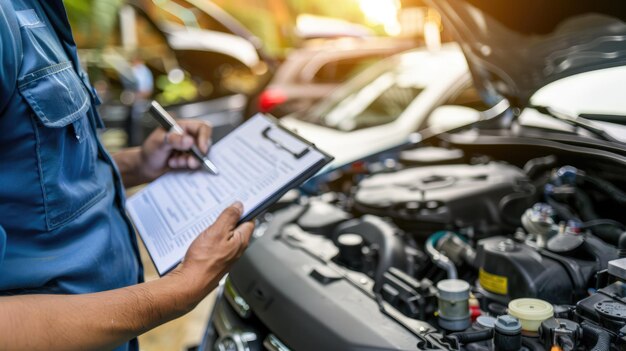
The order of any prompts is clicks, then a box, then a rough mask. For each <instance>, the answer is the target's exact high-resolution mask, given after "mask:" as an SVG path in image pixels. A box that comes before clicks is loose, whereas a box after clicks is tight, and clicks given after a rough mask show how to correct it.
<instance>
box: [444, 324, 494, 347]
mask: <svg viewBox="0 0 626 351" xmlns="http://www.w3.org/2000/svg"><path fill="white" fill-rule="evenodd" d="M448 336H449V337H451V338H456V339H457V340H458V341H459V343H460V344H471V343H473V342H479V341H485V340H491V339H493V329H491V328H490V329H485V330H479V331H470V332H460V333H452V334H450V335H448Z"/></svg>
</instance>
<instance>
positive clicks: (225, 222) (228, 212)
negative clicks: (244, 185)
mask: <svg viewBox="0 0 626 351" xmlns="http://www.w3.org/2000/svg"><path fill="white" fill-rule="evenodd" d="M242 214H243V205H242V204H241V202H235V203H234V204H232V205H230V206H229V207H227V208H226V209H225V210H224V211H222V213H221V214H220V216H219V217H217V220H216V221H215V223H213V225H212V226H211V227H213V228H214V229H215V230H216V231H217V232H218V233H228V232H230V231H232V230H233V229H235V226H236V225H237V222H239V218H241V215H242Z"/></svg>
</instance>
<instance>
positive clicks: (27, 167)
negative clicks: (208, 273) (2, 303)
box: [0, 0, 143, 350]
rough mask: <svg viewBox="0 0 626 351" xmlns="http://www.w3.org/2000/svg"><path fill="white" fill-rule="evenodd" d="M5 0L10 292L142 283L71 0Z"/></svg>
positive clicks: (1, 24) (3, 185)
mask: <svg viewBox="0 0 626 351" xmlns="http://www.w3.org/2000/svg"><path fill="white" fill-rule="evenodd" d="M0 1H2V3H1V4H0V12H2V13H0V295H15V294H44V293H46V294H82V293H91V292H97V291H104V290H110V289H116V288H121V287H125V286H129V285H133V284H137V283H138V282H140V281H141V280H142V274H143V272H142V267H141V263H140V261H139V259H138V257H139V256H138V250H137V243H136V240H135V236H134V232H133V229H132V225H131V223H130V221H129V219H128V217H127V216H126V213H125V211H124V190H123V186H122V183H121V180H120V175H119V172H118V171H117V169H116V167H115V165H114V163H113V162H112V159H111V157H110V155H109V154H108V153H107V152H106V151H105V149H104V148H103V146H102V144H101V143H100V142H99V140H98V137H97V128H99V127H102V121H101V119H100V117H99V116H98V113H97V111H96V109H95V105H96V104H97V103H99V100H98V99H97V96H96V95H95V92H94V90H93V88H92V87H91V86H90V85H89V82H88V80H87V76H86V74H85V73H84V72H83V71H82V69H81V68H80V65H79V62H78V58H77V54H76V46H75V44H74V40H73V38H72V34H71V29H70V26H69V23H68V21H67V17H66V14H65V8H64V6H63V3H62V2H61V0H47V1H37V0H11V1H6V0H0ZM136 349H138V348H137V343H136V340H133V341H132V342H130V343H128V344H126V345H124V346H122V347H120V348H119V350H136Z"/></svg>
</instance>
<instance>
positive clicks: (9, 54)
mask: <svg viewBox="0 0 626 351" xmlns="http://www.w3.org/2000/svg"><path fill="white" fill-rule="evenodd" d="M6 11H8V9H7V7H6V6H4V5H2V6H0V115H1V114H2V111H4V108H5V107H6V105H7V103H8V102H9V99H11V97H12V96H13V93H14V92H15V88H16V85H17V74H18V73H17V60H18V53H17V48H16V45H15V41H16V40H17V38H16V35H18V34H19V33H14V32H13V29H14V28H15V26H12V25H11V23H10V22H9V21H11V20H12V19H14V18H15V16H14V14H8V13H6ZM9 16H12V17H9Z"/></svg>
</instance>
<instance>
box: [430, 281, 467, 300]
mask: <svg viewBox="0 0 626 351" xmlns="http://www.w3.org/2000/svg"><path fill="white" fill-rule="evenodd" d="M437 290H439V298H440V299H443V300H447V301H461V300H467V299H469V295H470V285H469V283H468V282H466V281H465V280H461V279H444V280H441V281H440V282H439V283H437Z"/></svg>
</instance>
